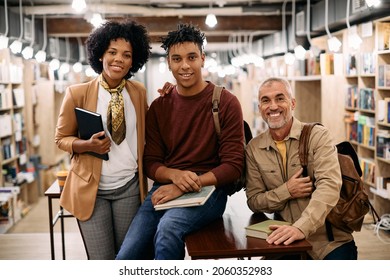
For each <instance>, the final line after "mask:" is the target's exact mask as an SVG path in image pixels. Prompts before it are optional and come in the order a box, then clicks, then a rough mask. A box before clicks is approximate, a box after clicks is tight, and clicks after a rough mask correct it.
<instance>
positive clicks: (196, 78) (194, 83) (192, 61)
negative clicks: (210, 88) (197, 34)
mask: <svg viewBox="0 0 390 280" xmlns="http://www.w3.org/2000/svg"><path fill="white" fill-rule="evenodd" d="M204 59H205V56H204V54H203V53H202V52H201V51H200V49H199V47H198V46H197V45H196V44H195V43H193V42H183V43H178V44H175V45H173V46H171V47H170V49H169V54H168V65H169V69H170V70H171V71H172V74H173V76H174V77H175V79H176V82H177V88H178V91H179V93H181V94H183V95H194V94H197V93H199V92H201V91H202V90H203V88H204V87H205V83H206V82H205V81H203V79H202V67H203V64H204Z"/></svg>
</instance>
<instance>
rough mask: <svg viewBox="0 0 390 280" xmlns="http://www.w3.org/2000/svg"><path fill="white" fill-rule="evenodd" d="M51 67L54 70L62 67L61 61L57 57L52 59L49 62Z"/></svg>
mask: <svg viewBox="0 0 390 280" xmlns="http://www.w3.org/2000/svg"><path fill="white" fill-rule="evenodd" d="M49 68H50V70H52V71H56V70H58V68H60V61H59V60H58V59H57V58H54V59H52V61H50V63H49Z"/></svg>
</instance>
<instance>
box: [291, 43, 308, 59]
mask: <svg viewBox="0 0 390 280" xmlns="http://www.w3.org/2000/svg"><path fill="white" fill-rule="evenodd" d="M294 55H295V57H296V58H297V59H299V60H304V59H305V55H306V50H305V48H304V47H302V46H301V45H298V46H296V47H295V48H294Z"/></svg>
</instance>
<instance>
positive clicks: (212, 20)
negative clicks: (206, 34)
mask: <svg viewBox="0 0 390 280" xmlns="http://www.w3.org/2000/svg"><path fill="white" fill-rule="evenodd" d="M211 8H212V2H210V5H209V10H210V11H209V13H208V15H207V17H206V21H205V23H206V24H207V25H208V26H209V27H211V28H213V27H214V26H216V25H217V23H218V21H217V17H216V16H215V14H213V13H212V12H211Z"/></svg>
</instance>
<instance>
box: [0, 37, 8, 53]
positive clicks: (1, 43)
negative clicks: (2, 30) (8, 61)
mask: <svg viewBox="0 0 390 280" xmlns="http://www.w3.org/2000/svg"><path fill="white" fill-rule="evenodd" d="M8 40H9V39H8V37H6V36H3V35H1V36H0V50H2V49H5V48H7V47H8Z"/></svg>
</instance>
